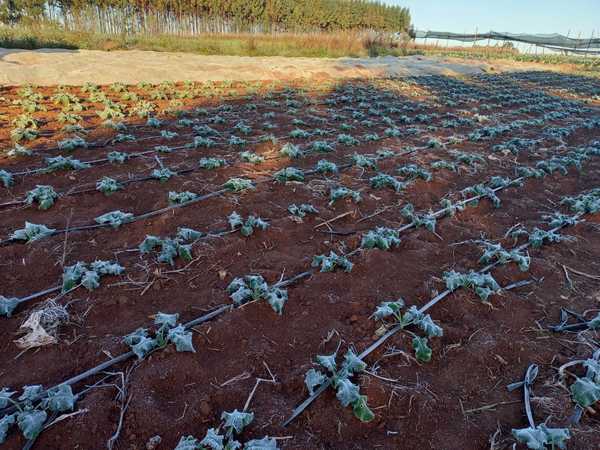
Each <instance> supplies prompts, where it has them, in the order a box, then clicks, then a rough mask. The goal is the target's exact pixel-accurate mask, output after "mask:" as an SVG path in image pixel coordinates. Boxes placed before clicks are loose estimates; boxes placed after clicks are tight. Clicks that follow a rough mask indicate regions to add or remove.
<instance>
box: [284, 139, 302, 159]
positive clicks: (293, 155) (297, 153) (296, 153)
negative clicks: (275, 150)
mask: <svg viewBox="0 0 600 450" xmlns="http://www.w3.org/2000/svg"><path fill="white" fill-rule="evenodd" d="M279 154H280V155H283V156H287V157H288V158H290V159H297V158H301V157H302V156H304V152H303V151H302V150H300V147H298V146H297V145H294V144H292V143H291V142H288V143H287V144H285V145H284V146H283V147H281V149H280V150H279Z"/></svg>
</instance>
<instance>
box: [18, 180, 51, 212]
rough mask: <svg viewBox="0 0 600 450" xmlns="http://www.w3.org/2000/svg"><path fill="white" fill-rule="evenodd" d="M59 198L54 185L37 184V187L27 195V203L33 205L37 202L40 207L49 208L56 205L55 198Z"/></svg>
mask: <svg viewBox="0 0 600 450" xmlns="http://www.w3.org/2000/svg"><path fill="white" fill-rule="evenodd" d="M57 198H58V194H57V193H56V191H55V190H54V188H53V187H52V186H43V185H39V184H38V185H37V186H36V187H35V189H32V190H30V191H29V192H27V194H26V195H25V203H26V204H28V205H32V204H33V203H35V202H37V204H38V209H42V210H45V209H48V208H50V207H51V206H52V205H54V200H56V199H57Z"/></svg>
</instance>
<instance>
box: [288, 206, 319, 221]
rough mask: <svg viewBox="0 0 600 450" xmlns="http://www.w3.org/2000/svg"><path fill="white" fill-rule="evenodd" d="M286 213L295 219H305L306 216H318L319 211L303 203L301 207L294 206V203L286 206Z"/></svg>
mask: <svg viewBox="0 0 600 450" xmlns="http://www.w3.org/2000/svg"><path fill="white" fill-rule="evenodd" d="M288 212H289V213H290V214H291V215H293V216H295V217H299V218H301V219H303V218H304V217H306V215H307V214H318V213H319V210H317V208H315V207H314V206H313V205H311V204H308V203H303V204H301V205H296V204H295V203H292V204H291V205H289V206H288Z"/></svg>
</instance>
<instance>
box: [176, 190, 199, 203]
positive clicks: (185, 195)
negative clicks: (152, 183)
mask: <svg viewBox="0 0 600 450" xmlns="http://www.w3.org/2000/svg"><path fill="white" fill-rule="evenodd" d="M197 198H198V194H196V193H194V192H189V191H184V192H174V191H170V192H169V203H170V204H172V205H181V204H183V203H188V202H191V201H192V200H196V199H197Z"/></svg>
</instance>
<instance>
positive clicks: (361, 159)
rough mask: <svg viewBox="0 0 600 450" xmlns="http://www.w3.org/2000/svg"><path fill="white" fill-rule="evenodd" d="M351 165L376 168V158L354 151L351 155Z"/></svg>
mask: <svg viewBox="0 0 600 450" xmlns="http://www.w3.org/2000/svg"><path fill="white" fill-rule="evenodd" d="M352 165H354V166H356V167H360V168H361V169H373V170H377V159H376V158H369V157H368V156H365V155H360V154H358V153H355V154H353V155H352Z"/></svg>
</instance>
